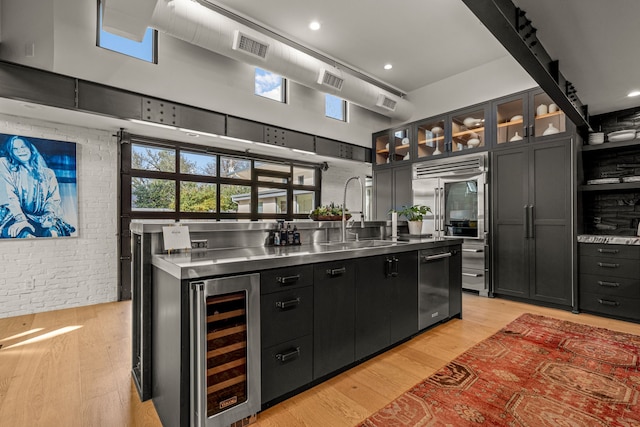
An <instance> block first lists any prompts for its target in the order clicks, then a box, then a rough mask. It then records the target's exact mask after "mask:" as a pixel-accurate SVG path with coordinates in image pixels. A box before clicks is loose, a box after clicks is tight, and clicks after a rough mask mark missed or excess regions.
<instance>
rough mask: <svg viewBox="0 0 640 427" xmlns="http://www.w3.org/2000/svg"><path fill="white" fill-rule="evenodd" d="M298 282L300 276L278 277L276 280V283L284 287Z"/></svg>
mask: <svg viewBox="0 0 640 427" xmlns="http://www.w3.org/2000/svg"><path fill="white" fill-rule="evenodd" d="M298 280H300V275H299V274H296V275H295V276H278V277H277V278H276V281H277V282H278V283H280V284H282V285H290V284H292V283H295V282H297V281H298Z"/></svg>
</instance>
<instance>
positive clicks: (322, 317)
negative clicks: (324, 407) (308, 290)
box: [313, 261, 355, 378]
mask: <svg viewBox="0 0 640 427" xmlns="http://www.w3.org/2000/svg"><path fill="white" fill-rule="evenodd" d="M354 279H355V269H354V264H353V262H351V261H344V262H328V263H321V264H316V265H315V266H314V270H313V283H314V286H313V288H314V292H313V301H314V316H313V354H314V358H313V376H314V378H320V377H322V376H324V375H327V374H329V373H331V372H333V371H336V370H338V369H340V368H342V367H344V366H347V365H349V364H350V363H353V361H354V360H355V359H354V332H355V315H354V310H353V308H354V306H355V283H354Z"/></svg>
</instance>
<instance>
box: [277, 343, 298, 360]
mask: <svg viewBox="0 0 640 427" xmlns="http://www.w3.org/2000/svg"><path fill="white" fill-rule="evenodd" d="M298 357H300V347H296V348H294V349H292V350H289V351H288V352H286V353H278V354H276V359H278V361H279V362H280V363H286V362H288V361H290V360H294V359H297V358H298Z"/></svg>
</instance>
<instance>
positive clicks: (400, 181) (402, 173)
mask: <svg viewBox="0 0 640 427" xmlns="http://www.w3.org/2000/svg"><path fill="white" fill-rule="evenodd" d="M412 199H413V193H412V192H411V165H406V166H404V165H403V166H402V167H396V168H393V206H392V207H393V208H394V209H400V208H402V207H403V206H410V205H411V204H412V203H411V200H412ZM388 212H389V211H388V210H387V214H386V216H384V218H383V219H385V220H386V219H388V218H389V213H388Z"/></svg>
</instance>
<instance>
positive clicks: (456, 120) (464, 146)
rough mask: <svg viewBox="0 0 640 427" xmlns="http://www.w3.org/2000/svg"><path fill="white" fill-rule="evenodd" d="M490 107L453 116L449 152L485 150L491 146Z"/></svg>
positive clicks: (478, 108) (485, 106) (460, 112)
mask: <svg viewBox="0 0 640 427" xmlns="http://www.w3.org/2000/svg"><path fill="white" fill-rule="evenodd" d="M488 123H489V108H488V105H487V104H485V105H481V106H478V107H475V108H471V109H468V110H463V111H459V112H456V113H453V114H452V115H451V142H450V145H449V151H450V152H451V153H460V152H463V151H468V150H478V149H484V148H486V147H488V146H489V138H490V132H489V129H488V128H487V127H486V126H488Z"/></svg>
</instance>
